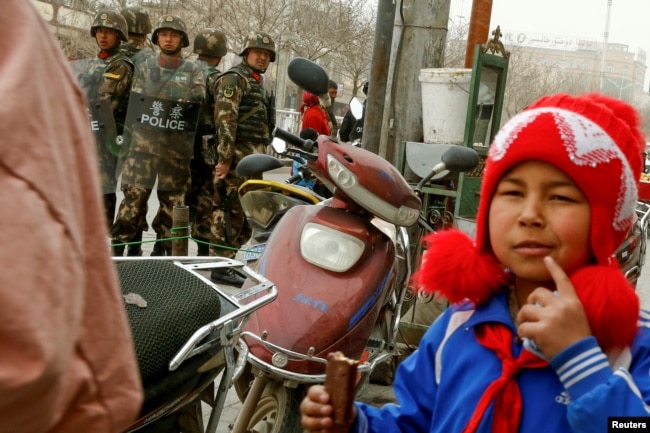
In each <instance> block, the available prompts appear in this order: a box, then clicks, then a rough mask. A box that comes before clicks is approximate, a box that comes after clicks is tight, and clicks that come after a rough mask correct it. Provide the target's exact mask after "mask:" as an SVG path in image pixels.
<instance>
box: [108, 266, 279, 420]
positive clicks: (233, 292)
mask: <svg viewBox="0 0 650 433" xmlns="http://www.w3.org/2000/svg"><path fill="white" fill-rule="evenodd" d="M112 260H113V262H114V263H115V264H116V267H117V268H118V274H120V269H121V268H129V272H131V271H132V270H133V268H136V269H137V268H138V267H141V268H142V269H143V270H144V271H145V272H144V277H143V274H142V273H140V275H138V276H136V277H133V276H132V274H129V275H128V278H131V284H130V285H128V286H129V287H128V288H127V287H125V286H123V287H122V289H123V295H124V296H125V301H126V300H127V297H126V295H127V293H124V291H125V290H129V289H130V288H132V287H134V281H133V280H132V279H133V278H135V280H136V281H135V283H137V284H141V285H142V287H144V286H145V285H147V284H151V285H155V284H156V282H159V281H160V279H161V276H160V275H158V273H165V274H166V275H167V276H169V275H171V277H172V278H173V279H174V281H173V282H172V283H170V284H171V287H172V290H173V287H174V284H176V285H177V286H178V287H179V288H186V287H189V286H198V287H200V288H201V289H202V290H204V291H205V290H207V291H208V292H209V291H210V289H211V290H212V291H213V294H212V295H209V296H212V299H213V301H212V302H215V301H214V299H215V296H214V294H216V295H217V297H216V299H217V300H216V304H219V305H217V307H216V310H217V313H216V314H217V315H218V316H219V317H217V318H216V319H214V320H212V321H209V322H208V323H205V324H203V325H202V326H200V327H198V329H196V330H194V332H193V333H192V334H191V335H190V336H189V338H187V339H185V338H183V339H184V340H185V341H184V343H183V344H182V346H181V347H180V348H179V349H177V350H175V355H174V356H173V357H172V358H171V360H169V362H168V366H167V368H168V370H169V371H170V372H174V371H176V370H177V369H179V367H181V366H182V365H183V363H185V362H186V361H187V360H189V359H190V358H193V357H195V356H197V355H202V356H206V355H211V354H212V352H214V351H215V350H218V351H220V352H221V353H223V357H222V358H223V361H221V362H223V363H225V365H222V366H221V365H220V366H219V367H218V368H220V369H221V368H223V372H221V379H220V382H219V385H218V388H217V389H218V391H217V395H216V396H215V399H214V404H210V406H212V410H211V414H210V417H209V421H208V425H207V429H206V432H212V433H213V432H215V431H216V428H217V425H218V420H219V418H220V417H221V413H222V411H223V408H224V405H225V399H226V394H227V390H228V389H229V388H230V386H231V384H232V380H233V376H234V373H235V368H236V365H235V364H236V363H235V352H234V348H235V345H236V343H237V340H238V339H239V337H240V335H241V333H242V328H243V326H244V324H245V323H246V321H247V320H248V319H249V318H250V316H251V315H252V314H253V313H254V312H255V311H257V310H259V309H260V308H262V307H263V306H265V305H267V304H268V303H270V302H272V301H273V300H274V299H275V298H276V297H277V288H276V287H275V285H274V284H273V283H272V282H271V281H269V280H268V279H266V278H264V277H263V276H262V275H260V274H258V273H256V272H255V271H253V270H252V269H250V268H249V267H247V266H244V265H243V264H242V263H241V262H238V261H235V260H231V259H226V258H222V257H186V256H167V257H155V258H149V257H114V258H113V259H112ZM216 268H234V269H236V270H237V271H238V272H240V273H243V274H245V275H246V277H247V280H246V283H245V285H244V287H243V288H241V289H240V288H233V289H228V288H227V287H226V286H221V285H219V284H216V283H214V282H212V281H211V280H210V278H209V275H210V271H211V270H213V269H216ZM146 272H149V274H148V275H147V274H146ZM204 274H205V275H204ZM163 278H165V277H163ZM121 279H122V280H124V278H122V275H121ZM179 281H180V283H179ZM137 284H136V286H137ZM168 286H169V285H168ZM147 289H148V290H149V291H147V290H144V289H143V290H142V293H149V294H150V295H145V296H147V297H148V296H151V297H152V298H153V301H159V300H160V299H157V298H154V296H155V295H153V293H155V286H154V287H148V288H147ZM152 289H154V290H152ZM166 290H167V291H169V290H170V287H167V288H166ZM185 294H186V293H185V292H181V291H180V290H179V296H178V298H179V299H178V301H179V302H178V305H179V306H181V304H182V302H181V300H183V296H184V295H185ZM129 299H132V298H129ZM139 301H147V299H146V298H145V299H140V300H139ZM127 303H128V304H134V303H135V304H136V305H137V304H138V299H136V300H135V301H133V300H130V301H127ZM194 304H196V302H195V303H194ZM174 305H176V304H174ZM138 306H139V307H140V308H143V309H146V308H147V302H143V303H141V304H140V305H138ZM131 307H132V308H136V307H133V306H131ZM174 331H176V329H174ZM157 341H161V342H167V341H169V340H166V339H165V338H164V337H163V338H162V339H160V340H157ZM149 343H151V342H149ZM204 353H205V355H203V354H204ZM215 356H216V355H215ZM219 356H221V355H219ZM198 360H199V361H200V358H199V359H198ZM138 361H139V363H140V361H141V360H140V359H139V360H138ZM194 363H196V361H193V362H190V363H189V364H188V366H190V367H192V368H194V365H193V364H194ZM141 370H142V365H141ZM179 371H180V370H179ZM190 402H191V400H188V399H187V398H180V399H177V400H176V401H174V403H173V404H172V406H173V407H169V408H166V410H165V413H167V414H168V413H172V412H173V411H175V410H176V409H179V408H181V407H183V406H185V405H186V404H188V403H190ZM142 415H143V417H142V418H141V419H140V420H139V421H138V423H136V424H141V425H142V426H144V425H145V424H148V423H149V422H150V421H151V420H152V419H154V418H156V417H157V416H158V415H157V413H155V412H151V413H145V412H144V411H143V413H142ZM137 428H138V427H136V429H137Z"/></svg>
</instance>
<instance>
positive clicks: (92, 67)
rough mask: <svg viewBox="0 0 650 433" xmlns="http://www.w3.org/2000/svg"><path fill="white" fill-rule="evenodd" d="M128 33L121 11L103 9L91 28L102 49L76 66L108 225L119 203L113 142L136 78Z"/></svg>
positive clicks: (111, 222)
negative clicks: (124, 45)
mask: <svg viewBox="0 0 650 433" xmlns="http://www.w3.org/2000/svg"><path fill="white" fill-rule="evenodd" d="M127 32H128V29H127V24H126V20H125V19H124V17H123V16H122V15H120V13H119V12H117V11H113V10H109V9H104V10H100V11H99V12H98V13H97V15H95V18H94V20H93V23H92V26H91V27H90V35H91V36H92V37H94V38H95V41H96V42H97V46H98V47H99V50H100V51H99V53H97V57H96V58H94V59H90V60H89V61H86V62H81V63H79V64H78V65H77V66H78V67H79V69H78V70H77V78H78V79H79V82H80V84H81V85H82V87H83V88H84V90H85V91H86V98H87V100H88V101H89V116H90V126H91V129H92V130H93V132H94V134H95V139H96V143H97V157H98V161H99V168H100V175H101V180H102V192H103V198H104V210H105V212H106V221H107V224H108V227H110V226H111V224H113V219H114V218H115V207H116V202H117V198H116V194H115V190H116V189H117V154H116V150H115V148H114V146H112V144H113V143H112V141H113V140H114V139H115V137H116V136H117V134H119V133H121V132H122V131H121V130H120V126H121V125H123V124H124V119H125V116H126V107H127V103H128V99H129V91H130V88H131V80H132V78H133V62H132V61H131V60H130V59H129V58H128V57H127V56H126V55H125V54H124V53H123V52H122V51H121V49H120V48H121V44H122V42H124V41H126V40H127Z"/></svg>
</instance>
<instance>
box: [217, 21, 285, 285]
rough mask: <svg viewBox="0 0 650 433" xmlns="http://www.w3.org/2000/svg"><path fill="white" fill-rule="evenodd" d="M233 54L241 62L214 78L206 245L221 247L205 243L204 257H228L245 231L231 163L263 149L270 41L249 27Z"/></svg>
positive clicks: (268, 117) (220, 274) (268, 115)
mask: <svg viewBox="0 0 650 433" xmlns="http://www.w3.org/2000/svg"><path fill="white" fill-rule="evenodd" d="M239 55H240V56H241V57H242V62H241V63H240V64H238V65H236V66H233V67H232V68H230V69H229V70H228V71H227V72H226V73H224V74H223V75H222V76H220V77H219V78H218V80H217V85H216V97H215V111H214V113H215V114H214V118H215V125H216V127H217V157H216V165H215V169H214V170H215V176H214V181H215V195H214V205H213V213H212V237H211V243H213V244H216V245H219V246H225V248H220V247H213V246H211V247H210V255H220V256H225V257H234V256H235V254H236V250H237V249H238V248H239V247H240V246H241V245H242V244H243V243H245V242H246V241H247V240H248V238H249V237H250V234H251V233H250V228H249V227H248V226H247V224H246V218H245V216H244V212H243V210H242V208H241V204H240V202H239V196H238V194H237V189H238V188H239V186H240V185H241V184H242V183H243V182H244V181H245V180H246V178H238V177H236V176H235V170H234V169H235V166H236V165H237V162H239V160H241V159H242V158H243V157H244V156H246V155H249V154H252V153H263V152H264V150H265V147H266V145H267V144H268V143H269V141H270V137H271V132H272V131H271V130H270V126H269V125H270V124H272V123H273V120H272V107H270V104H269V96H268V94H267V91H266V89H265V88H264V81H263V76H262V74H264V72H265V71H266V69H267V68H268V67H269V64H270V63H271V62H274V61H275V56H276V53H275V43H274V42H273V39H272V38H271V37H270V36H269V35H268V34H267V33H264V32H261V31H253V32H251V33H250V34H249V35H248V37H247V38H246V40H245V42H244V47H243V49H242V50H241V52H240V54H239ZM212 277H213V279H214V280H216V281H221V282H226V283H231V284H232V283H237V282H238V281H239V279H238V278H237V277H236V276H235V275H232V274H226V273H225V272H224V271H221V270H219V271H216V272H213V275H212Z"/></svg>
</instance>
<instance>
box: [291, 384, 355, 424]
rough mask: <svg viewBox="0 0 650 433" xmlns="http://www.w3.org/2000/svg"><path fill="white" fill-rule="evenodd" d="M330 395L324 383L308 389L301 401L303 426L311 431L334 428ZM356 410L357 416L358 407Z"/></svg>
mask: <svg viewBox="0 0 650 433" xmlns="http://www.w3.org/2000/svg"><path fill="white" fill-rule="evenodd" d="M329 402H330V395H329V394H328V393H327V392H325V387H324V386H323V385H313V386H311V387H309V389H308V390H307V396H306V397H305V398H304V399H303V400H302V403H300V413H301V414H302V418H301V423H302V427H303V428H304V429H305V430H306V431H309V432H321V433H326V432H330V431H331V430H330V429H331V428H332V423H333V420H332V417H331V415H332V410H333V408H332V405H330V404H329ZM353 410H354V411H355V417H356V408H354V409H353Z"/></svg>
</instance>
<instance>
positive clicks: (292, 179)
mask: <svg viewBox="0 0 650 433" xmlns="http://www.w3.org/2000/svg"><path fill="white" fill-rule="evenodd" d="M301 179H302V175H301V174H300V173H298V174H294V175H293V176H291V177H290V178H289V179H287V180H286V181H285V182H286V183H288V184H290V185H292V184H294V183H298V182H300V180H301Z"/></svg>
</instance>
